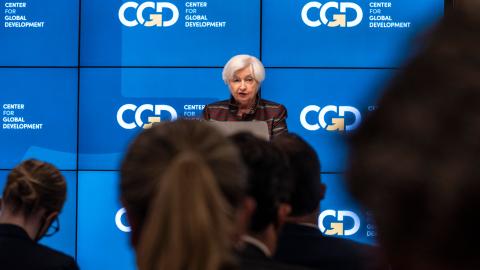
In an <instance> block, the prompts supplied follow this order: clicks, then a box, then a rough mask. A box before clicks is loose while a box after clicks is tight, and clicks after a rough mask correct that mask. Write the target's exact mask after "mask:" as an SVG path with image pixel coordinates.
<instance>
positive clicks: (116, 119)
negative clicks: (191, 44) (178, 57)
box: [79, 68, 230, 170]
mask: <svg viewBox="0 0 480 270" xmlns="http://www.w3.org/2000/svg"><path fill="white" fill-rule="evenodd" d="M80 79H81V83H80V85H81V95H80V135H79V140H80V142H79V168H80V169H82V170H116V169H118V168H119V160H120V159H121V157H122V156H123V153H124V151H125V149H126V147H127V144H128V143H129V141H130V140H131V139H132V138H133V137H134V136H135V135H136V134H138V132H139V131H141V130H142V129H143V128H147V127H148V126H150V125H151V124H152V123H154V122H157V121H168V120H172V119H176V118H200V117H201V113H202V109H203V106H204V105H205V104H208V103H211V102H213V101H216V100H220V99H222V98H223V99H227V98H228V97H229V94H230V92H229V90H228V87H227V86H226V85H225V84H224V82H223V81H222V79H221V69H219V68H216V69H204V68H182V69H179V68H122V69H120V68H111V69H105V68H101V69H99V68H82V70H81V76H80Z"/></svg>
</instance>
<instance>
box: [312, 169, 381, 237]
mask: <svg viewBox="0 0 480 270" xmlns="http://www.w3.org/2000/svg"><path fill="white" fill-rule="evenodd" d="M321 177H322V180H321V181H322V182H323V183H324V184H325V185H326V186H327V191H326V193H325V198H324V199H323V200H322V201H321V202H320V212H321V213H320V216H319V218H318V226H319V229H320V230H321V231H322V233H323V234H324V235H329V236H334V237H340V238H347V239H350V240H355V241H358V242H362V243H365V244H372V245H373V244H376V239H375V236H376V231H375V226H374V222H373V219H372V215H371V213H369V212H368V211H365V210H364V209H363V208H361V207H360V206H359V204H358V203H357V202H356V201H355V200H353V199H352V198H351V196H350V195H349V192H348V191H347V189H346V185H345V180H344V175H343V174H322V176H321Z"/></svg>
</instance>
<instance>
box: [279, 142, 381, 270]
mask: <svg viewBox="0 0 480 270" xmlns="http://www.w3.org/2000/svg"><path fill="white" fill-rule="evenodd" d="M273 144H274V145H276V146H277V147H278V148H280V149H282V151H283V152H284V153H286V155H287V157H288V160H289V162H290V170H291V175H292V177H293V182H294V188H293V193H292V197H291V201H290V203H291V207H292V212H291V213H290V215H289V216H288V217H287V218H286V221H287V222H286V223H285V225H284V226H283V229H282V231H281V233H280V238H279V243H278V248H277V252H276V254H275V259H277V260H279V261H282V262H285V263H291V264H298V265H304V266H308V267H311V268H316V269H379V268H378V266H377V263H379V260H376V257H375V253H374V248H373V247H370V246H368V245H363V244H360V243H356V242H354V241H351V240H347V239H341V238H336V237H329V236H324V235H322V233H321V232H320V230H319V229H318V225H317V224H318V216H319V214H320V201H321V200H322V199H323V198H324V195H325V185H324V184H323V183H321V180H320V161H319V159H318V156H317V154H316V152H315V150H314V149H313V148H312V147H311V146H310V145H309V144H308V143H307V142H306V141H304V140H303V139H302V138H300V137H299V136H298V135H295V134H292V133H286V134H282V135H281V136H279V137H277V138H275V139H274V140H273ZM385 268H386V267H385Z"/></svg>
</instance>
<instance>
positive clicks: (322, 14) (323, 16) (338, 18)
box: [302, 1, 363, 27]
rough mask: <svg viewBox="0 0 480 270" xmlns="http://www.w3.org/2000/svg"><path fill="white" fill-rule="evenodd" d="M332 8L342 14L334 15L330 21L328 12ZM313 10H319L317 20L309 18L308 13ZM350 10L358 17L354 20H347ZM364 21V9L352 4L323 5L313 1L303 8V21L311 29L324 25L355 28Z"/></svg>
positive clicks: (331, 3)
mask: <svg viewBox="0 0 480 270" xmlns="http://www.w3.org/2000/svg"><path fill="white" fill-rule="evenodd" d="M332 8H333V9H335V10H337V12H340V13H334V14H333V18H332V19H333V20H330V19H328V18H327V12H328V11H329V10H330V9H332ZM311 9H315V10H318V15H319V16H318V17H317V16H315V19H313V20H312V19H311V18H310V17H309V16H308V12H309V11H310V10H311ZM348 9H352V10H354V11H355V13H356V17H355V19H354V20H347V10H348ZM362 19H363V11H362V8H361V7H360V6H359V5H358V4H356V3H352V2H327V3H325V4H323V5H322V4H321V3H320V2H316V1H312V2H308V3H307V4H306V5H305V6H304V7H303V8H302V20H303V22H304V23H305V24H306V25H308V26H310V27H319V26H320V25H322V24H324V25H326V26H328V27H355V26H357V25H359V24H360V23H361V22H362Z"/></svg>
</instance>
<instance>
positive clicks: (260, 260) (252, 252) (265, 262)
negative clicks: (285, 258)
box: [239, 243, 309, 270]
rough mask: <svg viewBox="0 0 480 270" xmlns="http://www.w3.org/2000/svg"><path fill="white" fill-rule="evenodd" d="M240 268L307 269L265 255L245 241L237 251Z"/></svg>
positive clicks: (256, 269)
mask: <svg viewBox="0 0 480 270" xmlns="http://www.w3.org/2000/svg"><path fill="white" fill-rule="evenodd" d="M239 257H240V269H241V270H263V269H265V270H309V269H307V268H304V267H301V266H294V265H288V264H283V263H280V262H277V261H274V260H273V259H272V258H270V257H267V256H266V255H265V253H263V251H262V250H261V249H260V248H258V247H256V246H255V245H252V244H250V243H246V244H245V246H244V248H243V250H242V251H241V252H240V253H239Z"/></svg>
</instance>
